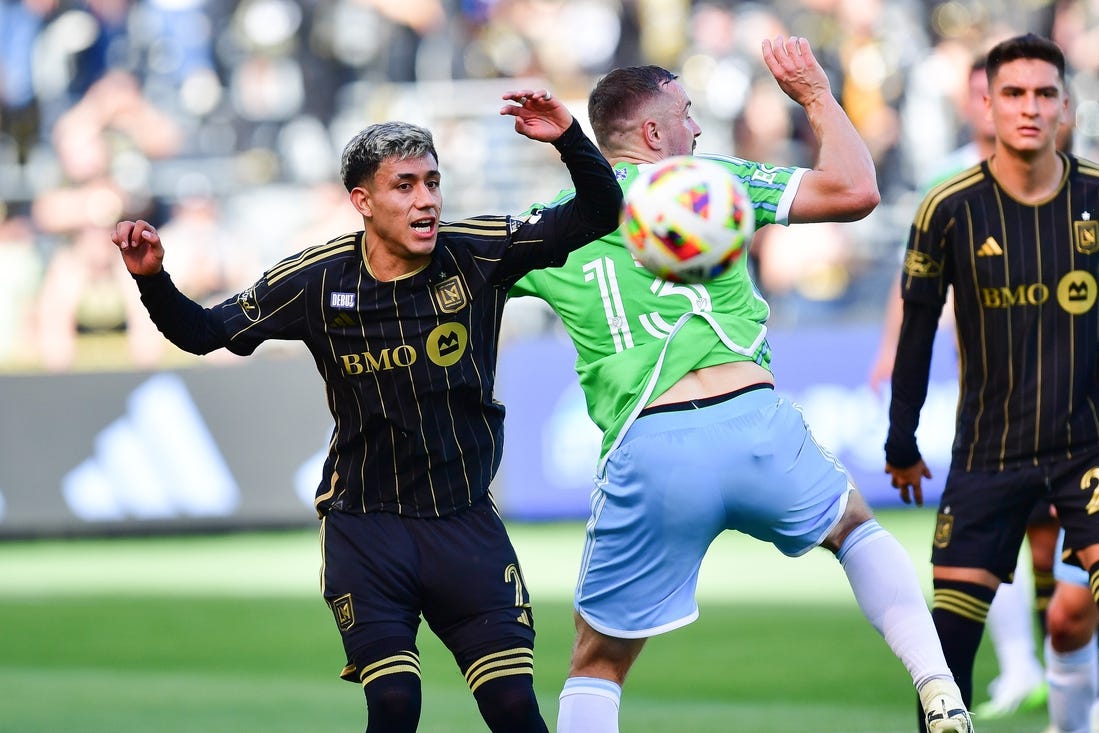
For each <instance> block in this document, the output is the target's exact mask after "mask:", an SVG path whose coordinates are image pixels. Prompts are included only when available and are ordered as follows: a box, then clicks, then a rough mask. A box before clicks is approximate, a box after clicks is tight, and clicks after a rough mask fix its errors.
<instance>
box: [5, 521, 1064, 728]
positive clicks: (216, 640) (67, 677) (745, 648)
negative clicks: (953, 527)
mask: <svg viewBox="0 0 1099 733" xmlns="http://www.w3.org/2000/svg"><path fill="white" fill-rule="evenodd" d="M880 519H881V521H882V524H884V525H885V526H886V527H887V528H888V529H890V530H891V531H893V532H894V534H896V535H897V536H898V538H899V539H901V541H902V542H903V543H904V544H905V546H906V547H908V548H909V550H910V552H911V553H912V557H913V559H914V561H915V565H916V568H917V570H918V571H919V572H920V574H921V579H922V580H923V582H924V587H925V589H930V568H929V566H928V565H927V562H926V557H927V551H928V542H929V538H930V532H931V528H932V520H933V515H932V514H931V513H930V512H929V511H928V510H914V509H912V510H891V511H886V512H881V513H880ZM511 527H512V533H513V538H514V540H515V543H516V546H517V548H518V550H519V554H520V559H521V560H522V562H523V564H524V570H525V574H526V578H527V581H528V583H529V585H530V589H531V594H532V598H533V601H534V609H535V618H536V625H537V629H538V642H537V655H536V664H537V673H536V683H537V687H538V693H539V698H540V700H541V704H542V708H543V711H544V713H545V716H546V718H547V721H549V725H550V729H551V730H552V729H553V725H554V723H553V721H554V719H555V715H556V710H557V693H558V691H559V688H560V685H561V682H562V680H563V679H564V675H565V671H566V669H567V664H568V653H569V646H570V644H571V639H572V617H571V604H570V602H569V596H570V593H571V589H572V583H573V580H574V575H575V570H576V566H577V562H578V557H579V550H580V543H581V538H582V532H583V528H582V526H581V525H580V524H578V523H577V524H574V523H567V524H516V523H512V524H511ZM318 558H319V550H318V545H317V537H316V533H315V532H312V531H301V532H280V533H263V534H240V535H218V536H210V537H164V538H155V539H113V540H70V541H48V542H46V541H38V542H8V543H0V731H3V732H4V733H8V732H10V733H56V732H57V731H63V730H64V731H67V730H80V731H84V732H86V733H97V732H102V733H108V732H109V733H130V732H135V733H136V732H138V731H141V732H142V733H144V732H148V731H158V732H161V733H175V732H177V731H178V732H179V733H183V732H185V731H186V732H191V731H207V732H220V731H225V732H226V733H228V732H233V733H248V732H252V731H255V732H257V733H258V732H259V731H263V732H264V733H277V732H280V731H287V732H289V731H297V732H302V731H355V730H360V731H361V730H362V729H363V727H364V725H365V714H364V710H363V708H364V704H363V698H362V693H361V691H360V690H358V689H357V687H356V686H354V685H351V684H349V683H346V682H342V681H340V680H339V679H338V678H337V676H336V675H337V672H338V671H339V669H340V667H341V666H342V663H343V658H342V651H341V648H340V644H339V636H338V634H337V632H336V630H335V626H334V623H333V622H332V619H331V617H330V615H329V612H328V609H327V608H326V607H325V605H324V603H323V602H322V601H321V600H320V597H319V593H318V589H317V586H318V583H317V567H318ZM700 605H701V616H700V618H699V620H698V621H696V622H695V623H694V624H692V625H690V626H688V627H686V628H684V629H680V630H678V631H676V632H673V633H671V634H668V635H665V636H662V637H658V638H656V639H654V640H652V641H651V642H650V643H649V645H648V647H647V648H646V650H645V653H644V654H642V656H641V659H640V661H639V662H638V664H637V666H636V667H635V669H634V672H633V673H632V675H631V677H630V680H629V682H628V684H627V687H626V693H625V696H624V698H623V705H622V730H623V732H624V733H626V732H629V733H647V732H650V731H651V732H656V731H673V730H674V731H677V733H704V732H706V731H723V732H725V731H752V730H767V731H770V732H773V733H810V732H812V733H911V732H912V731H914V729H915V725H914V721H915V705H916V702H915V695H914V693H913V692H912V690H911V687H910V683H909V680H908V676H907V673H906V672H905V671H904V669H903V667H902V666H901V664H900V662H899V661H897V660H896V659H895V658H894V657H893V656H892V654H891V653H890V652H889V650H888V649H887V647H886V646H885V643H884V642H883V641H882V640H881V639H880V638H879V637H878V636H877V634H876V633H875V632H874V631H873V630H872V629H871V628H870V626H869V625H868V624H867V623H866V622H865V621H864V620H863V618H862V616H861V615H860V614H859V612H858V609H857V607H856V606H855V603H854V600H853V598H852V597H851V593H850V590H849V588H848V587H847V585H846V582H845V580H844V576H843V573H842V571H841V570H840V568H839V566H838V564H837V563H836V562H835V561H834V560H833V559H832V557H831V556H830V555H829V554H828V553H826V552H824V551H817V552H814V553H811V554H810V555H809V556H807V557H804V558H800V559H796V560H791V559H787V558H784V557H782V556H781V555H780V554H778V552H777V551H775V550H773V549H772V548H771V547H770V546H767V545H762V544H760V543H758V542H755V541H753V540H749V539H746V538H744V537H740V536H736V535H727V536H723V537H722V538H720V539H719V540H718V542H717V543H715V545H714V548H713V550H712V552H711V554H710V555H709V556H708V558H707V561H706V564H705V565H704V567H703V576H702V582H701V587H700ZM420 647H421V656H422V667H423V674H424V713H423V718H422V721H421V726H420V730H421V731H424V733H464V732H465V731H483V730H485V727H484V725H483V724H482V723H481V721H480V718H479V716H478V715H477V711H476V708H475V705H474V703H473V701H472V697H471V696H470V695H469V693H468V691H467V690H466V688H465V685H464V682H463V680H462V678H461V675H459V673H458V671H457V669H456V668H455V667H454V664H453V662H452V660H451V659H450V657H449V654H448V653H447V652H446V650H445V649H443V648H442V646H441V645H440V644H438V642H437V641H436V640H435V638H434V637H433V636H432V635H431V634H430V632H428V631H426V630H425V631H424V633H422V634H421V637H420ZM994 675H995V667H994V660H993V657H992V652H991V646H990V644H988V643H987V641H986V643H985V644H984V645H983V646H982V649H981V656H980V658H979V660H978V671H977V688H976V689H977V690H978V694H977V698H978V700H982V699H984V695H983V691H984V687H985V685H986V684H987V682H988V680H989V679H990V678H991V677H992V676H994ZM1045 726H1046V717H1045V714H1044V712H1037V713H1027V714H1019V715H1016V716H1014V717H1012V718H1009V719H1007V720H1003V721H994V722H988V723H979V724H978V726H977V731H978V733H1039V731H1041V730H1043V729H1044V728H1045Z"/></svg>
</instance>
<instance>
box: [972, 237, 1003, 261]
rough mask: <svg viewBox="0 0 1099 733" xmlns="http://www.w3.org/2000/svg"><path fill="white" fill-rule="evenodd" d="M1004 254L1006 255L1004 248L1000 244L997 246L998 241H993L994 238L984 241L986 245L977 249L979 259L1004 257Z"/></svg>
mask: <svg viewBox="0 0 1099 733" xmlns="http://www.w3.org/2000/svg"><path fill="white" fill-rule="evenodd" d="M1003 253H1004V250H1003V248H1002V247H1001V246H1000V245H999V244H997V243H996V240H995V239H993V238H992V237H989V238H988V239H986V240H985V241H984V244H982V245H981V246H980V247H979V248H978V249H977V256H978V257H998V256H1000V255H1002V254H1003Z"/></svg>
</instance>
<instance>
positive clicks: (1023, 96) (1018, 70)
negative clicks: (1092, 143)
mask: <svg viewBox="0 0 1099 733" xmlns="http://www.w3.org/2000/svg"><path fill="white" fill-rule="evenodd" d="M988 104H989V111H990V112H991V114H992V121H993V123H994V124H995V126H996V138H997V142H998V144H999V145H1001V146H1003V147H1004V148H1007V149H1008V150H1011V151H1015V152H1017V153H1022V154H1024V155H1026V154H1028V153H1035V152H1044V151H1048V150H1052V149H1053V148H1054V146H1055V145H1056V138H1057V131H1058V128H1059V127H1060V126H1061V124H1062V123H1063V122H1065V121H1066V120H1067V119H1068V96H1067V95H1066V94H1065V90H1064V86H1063V85H1062V83H1061V78H1060V76H1059V75H1058V74H1057V67H1055V66H1054V65H1053V64H1051V63H1049V62H1048V61H1040V60H1038V59H1018V60H1016V61H1009V62H1008V63H1006V64H1004V65H1003V66H1001V67H1000V68H999V69H998V70H997V72H996V77H995V78H994V79H993V80H992V85H991V88H990V89H989V100H988Z"/></svg>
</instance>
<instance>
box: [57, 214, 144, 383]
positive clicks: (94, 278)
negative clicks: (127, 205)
mask: <svg viewBox="0 0 1099 733" xmlns="http://www.w3.org/2000/svg"><path fill="white" fill-rule="evenodd" d="M110 239H111V229H110V228H109V227H106V226H99V225H94V224H90V225H88V226H85V227H82V228H80V229H79V230H78V231H76V232H75V233H74V234H73V235H72V237H71V238H70V239H68V241H67V242H66V243H65V244H63V245H62V246H61V247H59V248H58V249H57V251H55V252H54V253H53V256H52V257H51V258H50V261H49V264H48V266H47V268H46V274H45V278H44V280H43V282H42V290H41V292H40V293H39V296H38V306H37V319H36V327H37V334H38V346H39V355H40V357H41V361H42V365H43V366H44V367H45V368H46V369H48V370H50V371H63V370H67V369H71V368H73V367H75V366H78V365H80V366H86V367H91V368H96V367H99V368H102V367H104V366H120V365H121V363H125V361H124V360H123V361H121V363H120V359H119V355H120V354H119V349H118V345H119V344H120V343H121V342H122V339H123V338H124V339H125V343H126V347H127V348H126V350H125V351H124V352H123V353H125V354H126V355H128V357H129V362H128V363H129V364H130V365H131V366H137V367H152V366H154V365H155V364H156V363H157V361H158V360H159V359H160V357H161V356H162V355H163V353H164V339H163V337H161V335H160V334H159V333H158V332H157V330H156V327H155V326H153V324H152V321H150V320H149V317H148V315H147V314H146V313H145V309H144V307H143V306H142V305H141V300H140V297H138V296H137V295H136V294H135V293H134V291H135V290H136V288H134V287H133V282H132V279H131V277H130V274H129V273H128V272H127V271H126V268H125V267H124V266H122V263H121V261H120V260H119V258H118V257H117V256H115V253H114V251H113V249H112V248H111V247H110V246H108V244H109V243H110ZM105 243H107V244H105Z"/></svg>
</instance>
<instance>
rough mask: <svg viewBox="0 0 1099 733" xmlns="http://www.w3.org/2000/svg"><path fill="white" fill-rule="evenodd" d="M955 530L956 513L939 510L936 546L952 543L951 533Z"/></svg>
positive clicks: (936, 522)
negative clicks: (945, 512) (944, 512)
mask: <svg viewBox="0 0 1099 733" xmlns="http://www.w3.org/2000/svg"><path fill="white" fill-rule="evenodd" d="M953 531H954V515H953V514H943V513H942V512H939V516H938V519H937V520H936V521H935V539H934V543H935V547H946V546H947V545H949V544H950V535H951V533H953Z"/></svg>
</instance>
